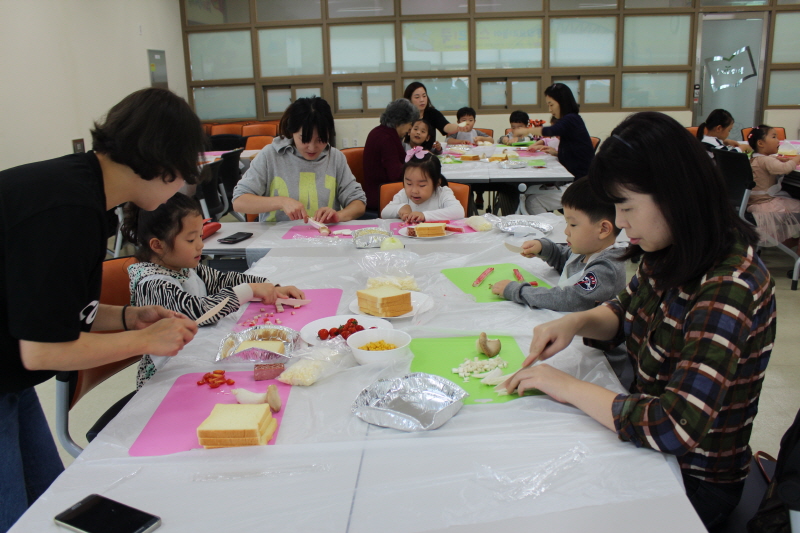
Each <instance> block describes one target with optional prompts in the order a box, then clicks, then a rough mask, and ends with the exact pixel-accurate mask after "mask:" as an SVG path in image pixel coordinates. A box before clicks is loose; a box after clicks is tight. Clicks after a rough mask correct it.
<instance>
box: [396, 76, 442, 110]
mask: <svg viewBox="0 0 800 533" xmlns="http://www.w3.org/2000/svg"><path fill="white" fill-rule="evenodd" d="M420 87H422V88H423V89H425V95H426V96H427V97H428V105H427V106H425V109H427V108H429V107H433V102H431V95H429V94H428V88H427V87H425V85H424V84H423V83H422V82H419V81H412V82H411V83H409V84H408V86H407V87H406V90H405V91H403V98H405V99H406V100H408V101H409V102H410V101H411V95H412V94H414V91H416V90H417V89H419V88H420ZM434 109H435V108H434Z"/></svg>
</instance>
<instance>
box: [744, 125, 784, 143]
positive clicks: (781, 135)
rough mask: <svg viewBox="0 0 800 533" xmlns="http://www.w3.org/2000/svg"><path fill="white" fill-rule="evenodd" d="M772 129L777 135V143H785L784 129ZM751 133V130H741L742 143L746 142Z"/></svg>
mask: <svg viewBox="0 0 800 533" xmlns="http://www.w3.org/2000/svg"><path fill="white" fill-rule="evenodd" d="M772 129H774V130H775V133H777V134H778V140H779V141H785V140H786V129H785V128H780V127H774V128H772ZM751 131H753V128H742V140H743V141H744V142H747V136H748V135H750V132H751Z"/></svg>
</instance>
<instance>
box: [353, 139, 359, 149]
mask: <svg viewBox="0 0 800 533" xmlns="http://www.w3.org/2000/svg"><path fill="white" fill-rule="evenodd" d="M356 146H358V139H356V138H355V137H353V148H355V147H356Z"/></svg>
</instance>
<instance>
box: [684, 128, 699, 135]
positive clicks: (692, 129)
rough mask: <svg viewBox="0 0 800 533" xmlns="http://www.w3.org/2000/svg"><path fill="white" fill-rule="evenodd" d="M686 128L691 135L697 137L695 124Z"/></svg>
mask: <svg viewBox="0 0 800 533" xmlns="http://www.w3.org/2000/svg"><path fill="white" fill-rule="evenodd" d="M686 129H687V130H689V133H691V134H692V137H697V126H687V127H686Z"/></svg>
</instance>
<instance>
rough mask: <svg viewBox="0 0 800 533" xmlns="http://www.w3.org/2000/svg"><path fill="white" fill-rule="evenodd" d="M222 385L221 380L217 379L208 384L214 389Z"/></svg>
mask: <svg viewBox="0 0 800 533" xmlns="http://www.w3.org/2000/svg"><path fill="white" fill-rule="evenodd" d="M220 385H222V383H219V382H217V381H215V382H214V383H209V384H208V386H209V387H211V388H212V389H216V388H217V387H219V386H220Z"/></svg>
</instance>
